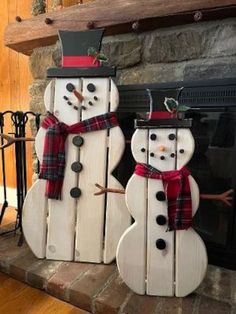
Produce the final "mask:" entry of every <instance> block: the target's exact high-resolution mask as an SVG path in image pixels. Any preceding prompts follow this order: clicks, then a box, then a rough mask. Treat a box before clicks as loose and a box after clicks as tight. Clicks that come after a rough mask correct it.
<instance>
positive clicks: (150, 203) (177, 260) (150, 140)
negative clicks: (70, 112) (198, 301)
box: [117, 91, 207, 297]
mask: <svg viewBox="0 0 236 314" xmlns="http://www.w3.org/2000/svg"><path fill="white" fill-rule="evenodd" d="M149 92H150V96H151V99H152V101H151V113H150V117H149V120H137V121H136V128H137V130H136V131H135V133H134V135H133V137H132V144H131V146H132V153H133V156H134V158H135V160H136V162H137V166H136V169H135V173H134V174H133V176H132V177H131V178H130V180H129V182H128V185H127V188H126V203H127V206H128V208H129V211H130V213H131V215H132V216H133V217H134V219H135V222H134V223H133V224H132V225H131V226H130V227H129V228H128V229H127V230H126V231H125V233H124V234H123V235H122V237H121V239H120V241H119V244H118V248H117V265H118V268H119V272H120V275H121V277H122V279H123V280H124V282H125V283H126V284H127V285H128V286H129V287H130V288H131V289H132V290H133V291H135V292H136V293H139V294H148V295H156V296H174V295H175V296H178V297H183V296H186V295H188V294H189V293H191V292H192V291H194V290H195V289H196V288H197V287H198V286H199V284H200V283H201V281H202V280H203V278H204V276H205V273H206V268H207V254H206V248H205V245H204V243H203V241H202V239H201V238H200V236H199V235H198V234H197V233H196V232H195V231H194V230H193V229H192V227H191V222H192V216H194V214H195V213H196V211H197V208H198V204H199V190H198V186H197V184H196V182H195V180H194V179H193V177H192V176H191V175H190V172H189V170H188V169H187V168H186V167H185V165H186V164H187V163H188V162H189V160H190V159H191V156H192V154H193V152H194V139H193V136H192V134H191V132H190V130H189V127H190V126H191V120H187V119H182V120H179V119H178V118H177V117H176V116H175V117H173V114H174V113H175V112H174V110H175V109H173V111H172V112H168V111H167V110H166V107H165V105H164V102H165V95H166V91H149ZM173 96H174V98H176V96H177V95H173ZM170 101H173V100H171V99H170ZM170 111H171V110H170Z"/></svg>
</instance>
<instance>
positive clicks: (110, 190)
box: [94, 183, 125, 195]
mask: <svg viewBox="0 0 236 314" xmlns="http://www.w3.org/2000/svg"><path fill="white" fill-rule="evenodd" d="M95 186H96V187H97V188H99V189H100V191H99V192H97V193H94V195H102V194H105V193H119V194H125V190H121V189H111V188H104V187H103V186H101V185H100V184H98V183H95Z"/></svg>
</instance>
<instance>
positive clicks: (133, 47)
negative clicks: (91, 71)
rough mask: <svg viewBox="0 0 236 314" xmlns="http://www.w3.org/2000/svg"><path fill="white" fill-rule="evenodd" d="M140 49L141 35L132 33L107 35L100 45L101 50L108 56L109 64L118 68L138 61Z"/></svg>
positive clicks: (132, 64) (129, 65) (126, 66)
mask: <svg viewBox="0 0 236 314" xmlns="http://www.w3.org/2000/svg"><path fill="white" fill-rule="evenodd" d="M141 50H142V41H141V37H138V36H137V35H134V34H128V35H119V36H111V37H107V38H105V39H104V40H103V45H102V52H103V53H104V54H105V55H106V56H107V57H108V59H109V64H110V65H113V66H116V67H117V68H118V69H124V68H128V67H131V66H134V65H136V64H138V63H140V61H141Z"/></svg>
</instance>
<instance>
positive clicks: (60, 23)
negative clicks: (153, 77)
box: [4, 0, 236, 55]
mask: <svg viewBox="0 0 236 314" xmlns="http://www.w3.org/2000/svg"><path fill="white" fill-rule="evenodd" d="M196 12H197V13H196ZM228 16H236V0H191V1H190V0H175V1H173V0H115V1H111V0H97V1H94V2H90V3H87V4H83V5H75V6H72V7H68V8H65V9H62V10H60V11H54V12H50V13H46V14H42V15H39V16H36V17H32V18H30V19H26V20H24V19H22V21H21V22H15V23H11V24H9V25H8V26H7V27H6V30H5V38H4V42H5V45H6V46H8V47H9V48H11V49H14V50H16V51H18V52H21V53H23V54H27V55H29V54H30V53H31V52H32V50H33V49H34V48H37V47H41V46H47V45H51V44H54V43H55V42H56V40H57V31H58V30H59V29H60V30H85V29H88V28H89V27H91V26H92V27H95V28H98V27H104V28H105V29H106V33H105V35H110V34H118V33H125V32H132V31H134V30H135V31H145V30H149V29H154V28H158V27H163V26H171V25H177V24H183V23H191V22H194V20H207V19H216V18H220V17H228ZM46 18H49V19H51V20H52V24H46V23H45V19H46ZM135 21H139V22H138V23H135V24H133V23H134V22H135ZM49 22H50V21H49ZM132 26H133V29H132Z"/></svg>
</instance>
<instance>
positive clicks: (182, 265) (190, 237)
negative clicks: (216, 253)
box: [175, 129, 207, 297]
mask: <svg viewBox="0 0 236 314" xmlns="http://www.w3.org/2000/svg"><path fill="white" fill-rule="evenodd" d="M177 136H178V141H177V167H178V168H182V167H183V166H185V164H187V163H188V162H189V160H190V159H191V157H192V155H193V152H194V146H195V145H194V138H193V136H192V134H191V131H190V130H189V129H178V133H177ZM180 149H184V153H182V154H181V153H180ZM189 184H190V190H191V197H192V212H193V213H192V215H193V216H194V215H195V213H196V211H197V209H198V206H199V189H198V186H197V183H196V182H195V180H194V179H193V177H192V176H189ZM175 244H176V270H175V281H176V286H175V295H176V296H178V297H184V296H186V295H188V294H190V293H191V292H192V291H194V290H195V289H196V288H197V287H198V286H199V285H200V283H201V282H202V280H203V278H204V276H205V273H206V269H207V253H206V248H205V245H204V243H203V241H202V239H201V238H200V236H199V235H198V234H197V233H196V232H195V231H194V230H193V229H192V228H189V229H188V230H181V231H176V243H175Z"/></svg>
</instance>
